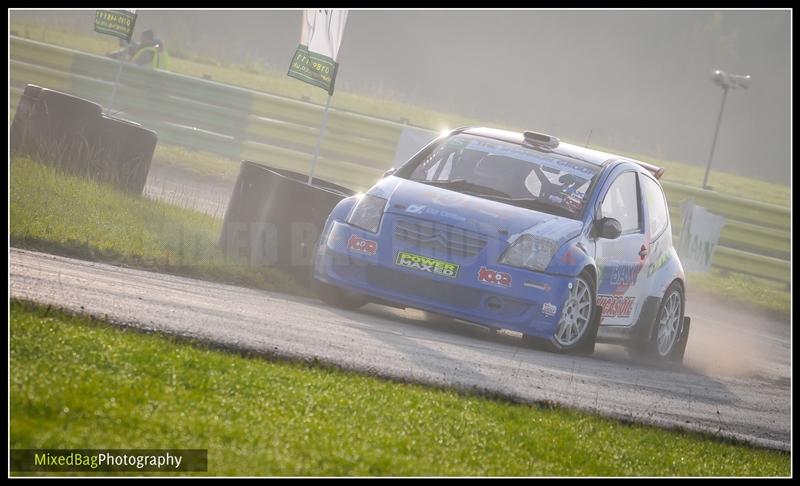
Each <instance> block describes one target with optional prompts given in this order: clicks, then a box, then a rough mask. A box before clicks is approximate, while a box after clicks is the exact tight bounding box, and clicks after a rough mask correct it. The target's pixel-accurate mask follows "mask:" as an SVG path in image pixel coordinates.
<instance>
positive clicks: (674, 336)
mask: <svg viewBox="0 0 800 486" xmlns="http://www.w3.org/2000/svg"><path fill="white" fill-rule="evenodd" d="M685 310H686V300H685V298H684V294H683V287H682V286H681V284H680V283H678V282H673V283H672V284H671V285H670V286H669V287H668V288H667V291H666V292H664V297H663V298H662V299H661V303H660V304H659V306H658V312H657V313H656V317H655V322H654V323H653V330H652V332H651V333H650V334H651V336H649V339H647V340H646V341H645V342H644V343H642V344H640V345H639V346H635V347H633V348H631V349H630V351H631V353H630V354H631V356H633V357H634V358H643V359H646V360H649V361H656V362H675V363H680V362H682V361H683V355H684V352H685V351H686V343H687V341H688V330H689V329H688V320H687V319H684V313H685Z"/></svg>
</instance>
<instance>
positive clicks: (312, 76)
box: [288, 44, 339, 95]
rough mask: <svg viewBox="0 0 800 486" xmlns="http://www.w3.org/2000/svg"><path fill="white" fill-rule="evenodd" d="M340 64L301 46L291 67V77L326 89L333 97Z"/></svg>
mask: <svg viewBox="0 0 800 486" xmlns="http://www.w3.org/2000/svg"><path fill="white" fill-rule="evenodd" d="M338 68H339V63H337V62H336V61H334V60H333V59H331V58H330V57H328V56H323V55H322V54H317V53H316V52H311V51H309V50H308V46H306V45H303V44H300V46H298V47H297V50H296V51H295V53H294V57H293V58H292V63H291V64H290V65H289V73H288V74H289V76H291V77H293V78H297V79H299V80H300V81H305V82H306V83H308V84H313V85H314V86H317V87H319V88H322V89H324V90H325V91H327V92H328V94H329V95H333V85H334V83H335V81H336V70H337V69H338Z"/></svg>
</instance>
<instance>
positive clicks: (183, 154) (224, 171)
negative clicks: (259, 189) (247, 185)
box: [153, 143, 240, 183]
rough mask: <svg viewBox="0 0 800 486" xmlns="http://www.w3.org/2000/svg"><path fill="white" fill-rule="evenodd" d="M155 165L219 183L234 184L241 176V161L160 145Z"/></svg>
mask: <svg viewBox="0 0 800 486" xmlns="http://www.w3.org/2000/svg"><path fill="white" fill-rule="evenodd" d="M153 164H154V165H162V166H164V167H171V168H175V169H178V170H180V171H183V172H187V173H190V174H192V175H196V176H200V177H203V178H208V179H212V180H215V181H219V182H225V183H232V182H234V181H236V177H237V176H238V175H239V165H240V161H237V160H233V159H229V158H227V157H223V156H221V155H217V154H212V153H210V152H204V151H200V150H191V149H187V148H184V147H180V146H177V145H167V144H163V143H159V144H158V146H156V151H155V154H154V155H153Z"/></svg>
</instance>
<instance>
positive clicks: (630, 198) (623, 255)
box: [595, 170, 649, 326]
mask: <svg viewBox="0 0 800 486" xmlns="http://www.w3.org/2000/svg"><path fill="white" fill-rule="evenodd" d="M606 188H607V189H606V191H605V194H601V196H600V201H601V203H600V205H599V207H598V210H597V215H596V219H599V218H604V217H608V218H614V219H616V220H617V221H619V223H620V226H621V230H622V233H621V234H620V236H619V237H618V238H615V239H613V240H612V239H606V238H598V239H597V241H596V244H595V262H596V264H597V268H598V273H599V275H598V279H597V281H598V286H597V304H598V305H599V306H601V307H602V308H603V313H602V320H601V324H602V325H615V326H630V325H632V324H633V323H634V322H635V319H636V317H637V315H638V311H639V308H640V306H641V305H642V303H641V302H640V301H642V300H643V299H642V298H640V296H639V295H638V289H639V288H640V287H641V285H640V282H639V279H640V278H641V277H643V276H644V273H643V272H642V268H643V267H644V265H645V262H646V260H647V253H648V247H649V245H648V243H647V241H646V239H647V238H646V236H645V225H644V220H645V219H644V212H643V207H642V206H643V205H642V197H641V191H640V185H639V177H638V174H637V173H636V171H634V170H627V171H623V172H621V173H619V174H617V175H616V177H614V179H613V180H612V181H611V183H610V184H608V185H607V186H606ZM637 284H638V285H637Z"/></svg>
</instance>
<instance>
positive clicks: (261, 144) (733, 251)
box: [10, 36, 790, 282]
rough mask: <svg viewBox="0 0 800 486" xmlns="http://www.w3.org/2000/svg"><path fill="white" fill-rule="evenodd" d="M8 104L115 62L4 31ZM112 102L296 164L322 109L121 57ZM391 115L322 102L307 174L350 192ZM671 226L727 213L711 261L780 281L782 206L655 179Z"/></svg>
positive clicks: (84, 88)
mask: <svg viewBox="0 0 800 486" xmlns="http://www.w3.org/2000/svg"><path fill="white" fill-rule="evenodd" d="M10 40H11V60H10V68H11V103H12V110H13V109H14V108H15V107H16V104H17V102H18V100H19V96H20V94H21V93H22V90H23V89H24V87H25V85H26V84H28V83H32V84H38V85H40V86H44V87H47V88H51V89H55V90H59V91H63V92H66V93H70V94H74V95H76V96H80V97H82V98H86V99H89V100H92V101H95V102H97V103H100V104H101V105H104V106H105V104H106V103H107V102H108V99H109V98H110V96H111V90H112V82H113V79H114V77H115V75H116V70H117V67H118V64H117V63H116V61H114V60H112V59H108V58H104V57H101V56H95V55H92V54H87V53H84V52H80V51H76V50H72V49H66V48H62V47H57V46H53V45H50V44H44V43H41V42H36V41H31V40H27V39H23V38H20V37H15V36H10ZM114 109H115V110H119V111H121V112H122V113H123V114H124V116H125V117H126V118H129V119H131V120H133V121H136V122H139V123H141V124H142V125H144V126H146V127H148V128H152V129H154V130H156V131H157V132H158V134H159V139H160V140H162V141H164V142H167V143H171V144H176V145H182V146H185V147H188V148H192V149H196V150H205V151H209V152H213V153H217V154H220V155H223V156H226V157H230V158H233V159H248V160H258V161H262V162H266V163H269V164H270V165H272V166H275V167H278V168H285V169H289V170H296V171H300V172H304V171H306V170H307V168H308V164H309V161H310V158H311V154H312V153H313V150H314V144H315V142H316V136H317V130H318V124H319V121H320V118H321V115H322V110H323V107H322V106H321V105H317V104H315V103H310V102H305V101H301V100H296V99H292V98H288V97H284V96H278V95H273V94H269V93H262V92H258V91H255V90H250V89H246V88H240V87H236V86H230V85H226V84H222V83H217V82H214V81H210V80H206V79H200V78H195V77H190V76H185V75H181V74H176V73H171V72H165V71H159V70H150V69H146V68H140V67H138V66H132V65H126V66H125V68H124V69H123V72H122V75H121V78H120V86H119V87H118V90H117V93H116V97H115V101H114ZM405 126H406V125H405V124H403V123H400V122H396V121H392V120H385V119H380V118H376V117H371V116H366V115H363V114H359V113H354V112H350V111H347V110H342V109H336V108H332V109H331V111H330V115H329V124H328V131H327V133H326V136H325V138H324V140H323V142H322V147H321V151H320V155H321V156H320V159H319V162H318V165H317V169H316V174H317V175H318V176H319V177H322V178H325V179H328V180H331V181H332V182H335V183H338V184H342V185H347V186H350V187H353V188H355V189H357V190H363V189H365V188H367V187H369V186H370V185H371V184H372V183H373V182H374V181H375V180H376V179H377V178H378V177H379V176H380V175H381V174H382V173H383V171H385V170H386V169H387V168H389V167H390V166H391V164H392V161H393V159H394V152H395V148H396V145H397V141H398V139H399V137H400V133H401V132H402V130H403V128H404V127H405ZM663 186H664V189H665V191H666V193H667V199H668V201H669V204H670V213H671V216H672V223H673V228H674V231H675V232H676V233H677V232H678V231H679V226H680V206H679V205H680V201H682V200H684V199H687V198H689V197H693V198H694V199H695V201H696V203H697V204H698V205H701V206H703V207H705V208H707V209H708V210H710V211H712V212H714V213H717V214H720V215H722V216H725V217H726V218H727V220H728V223H726V225H725V227H724V228H723V230H722V233H721V236H720V242H719V247H718V249H717V252H716V253H715V256H714V262H713V266H715V267H717V268H720V269H723V270H727V271H731V272H740V273H746V274H750V275H755V276H759V277H763V278H768V279H772V280H776V281H781V282H789V279H790V272H789V267H790V262H789V256H790V235H789V224H790V210H789V209H788V208H785V207H781V206H776V205H772V204H765V203H761V202H757V201H751V200H747V199H743V198H738V197H734V196H727V195H723V194H719V193H716V192H713V191H707V190H704V189H700V188H695V187H690V186H684V185H680V184H676V183H671V182H668V181H665V182H663Z"/></svg>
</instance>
